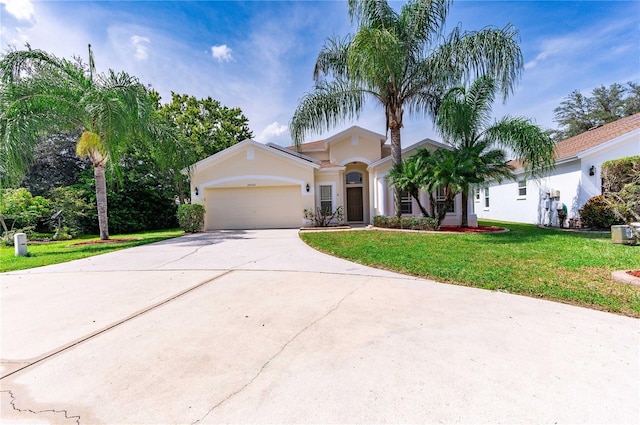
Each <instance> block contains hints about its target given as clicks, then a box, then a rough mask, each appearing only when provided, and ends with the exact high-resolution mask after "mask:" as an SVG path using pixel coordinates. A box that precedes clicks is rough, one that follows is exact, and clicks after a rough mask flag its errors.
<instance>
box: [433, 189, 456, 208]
mask: <svg viewBox="0 0 640 425" xmlns="http://www.w3.org/2000/svg"><path fill="white" fill-rule="evenodd" d="M446 199H447V196H446V194H445V192H444V189H442V188H440V189H438V190H437V191H436V210H438V211H440V210H441V209H442V208H444V204H445V200H446ZM452 212H455V203H454V202H452V203H451V205H449V208H447V213H452Z"/></svg>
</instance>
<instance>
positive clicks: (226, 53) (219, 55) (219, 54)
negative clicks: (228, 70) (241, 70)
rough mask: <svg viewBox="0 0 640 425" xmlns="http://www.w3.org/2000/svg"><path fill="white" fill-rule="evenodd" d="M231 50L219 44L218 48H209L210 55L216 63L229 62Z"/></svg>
mask: <svg viewBox="0 0 640 425" xmlns="http://www.w3.org/2000/svg"><path fill="white" fill-rule="evenodd" d="M231 52H232V50H231V49H230V48H229V47H227V45H226V44H221V45H219V46H211V54H212V55H213V57H214V58H215V59H217V60H218V62H229V61H230V60H231V59H233V58H232V57H231Z"/></svg>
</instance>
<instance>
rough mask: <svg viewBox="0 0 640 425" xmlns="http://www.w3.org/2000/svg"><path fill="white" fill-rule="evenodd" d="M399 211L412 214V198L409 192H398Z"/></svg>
mask: <svg viewBox="0 0 640 425" xmlns="http://www.w3.org/2000/svg"><path fill="white" fill-rule="evenodd" d="M400 205H401V207H400V213H401V214H413V200H412V199H411V194H410V193H409V192H400Z"/></svg>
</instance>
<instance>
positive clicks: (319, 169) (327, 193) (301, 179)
mask: <svg viewBox="0 0 640 425" xmlns="http://www.w3.org/2000/svg"><path fill="white" fill-rule="evenodd" d="M386 139H387V138H386V136H384V135H382V134H378V133H374V132H372V131H369V130H366V129H363V128H360V127H357V126H354V127H350V128H348V129H347V130H345V131H342V132H340V133H338V134H336V135H334V136H332V137H329V138H328V139H325V140H320V141H315V142H310V143H303V144H301V145H300V146H299V147H297V148H296V147H294V146H291V147H282V146H279V145H275V144H261V143H258V142H256V141H253V140H250V139H247V140H244V141H243V142H240V143H238V144H235V145H233V146H231V147H229V148H227V149H225V150H223V151H221V152H218V153H217V154H215V155H212V156H210V157H208V158H206V159H203V160H202V161H199V162H197V163H196V164H194V165H193V167H192V169H191V200H192V202H193V203H201V204H204V206H205V230H213V229H253V228H296V227H301V226H305V225H308V224H309V222H308V221H306V220H305V219H304V216H303V211H304V210H305V209H310V210H313V211H316V208H317V207H321V208H323V209H325V208H330V209H332V210H335V209H337V208H338V207H342V208H343V211H344V219H345V220H346V222H347V223H353V224H355V223H365V224H366V223H371V222H372V220H373V217H374V216H376V215H394V214H395V210H394V202H393V188H392V187H391V184H390V183H389V182H388V181H387V178H386V176H387V174H388V173H389V170H390V169H391V166H392V160H391V147H390V145H389V144H388V143H386ZM421 147H424V148H427V149H430V150H434V149H436V148H439V147H445V146H444V145H442V144H441V143H438V142H435V141H433V140H430V139H425V140H422V141H421V142H418V143H416V144H414V145H412V146H410V147H408V148H406V149H404V150H403V152H402V155H403V157H405V158H406V157H408V156H410V155H412V154H413V153H415V151H416V149H418V148H421ZM422 196H423V199H422V200H424V201H425V202H424V203H423V205H428V202H426V201H427V195H426V194H422ZM422 200H421V201H422ZM461 205H462V203H461V202H460V197H459V196H458V197H457V198H456V201H455V205H454V207H453V209H452V210H451V211H450V212H449V213H447V216H446V218H445V220H444V223H443V224H446V225H455V224H459V223H460V220H461V214H460V209H461ZM469 205H470V207H469V208H470V209H472V208H473V206H472V203H471V202H470V203H469ZM402 215H405V216H416V217H417V216H420V210H419V208H418V207H417V205H416V204H415V201H414V200H413V199H412V198H411V197H410V196H409V195H408V194H404V195H403V197H402ZM469 222H470V224H471V225H475V223H477V220H476V218H475V216H474V215H473V211H469Z"/></svg>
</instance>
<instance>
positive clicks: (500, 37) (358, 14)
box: [290, 0, 523, 214]
mask: <svg viewBox="0 0 640 425" xmlns="http://www.w3.org/2000/svg"><path fill="white" fill-rule="evenodd" d="M450 3H451V0H410V1H409V2H408V3H406V4H405V5H403V6H402V8H401V10H400V12H399V13H398V12H396V11H395V10H394V9H393V8H392V7H391V6H389V4H388V3H387V1H386V0H348V7H349V15H350V17H351V20H352V22H354V21H355V22H356V23H357V26H358V31H357V33H356V34H355V35H348V36H347V37H345V38H343V39H340V38H330V39H328V40H327V42H326V43H325V45H324V47H323V48H322V49H321V51H320V53H319V54H318V58H317V60H316V65H315V70H314V74H313V77H314V80H315V88H314V90H313V92H311V93H308V94H306V95H305V96H304V97H303V98H302V99H301V101H300V103H299V105H298V107H297V109H296V111H295V113H294V115H293V118H292V119H291V123H290V129H291V136H292V138H293V140H294V142H295V143H296V145H298V144H300V143H301V142H302V141H303V138H304V137H305V136H306V135H307V133H311V132H316V131H321V130H328V129H330V128H331V127H332V126H334V125H336V124H337V123H339V122H342V121H343V120H345V119H352V118H355V117H357V116H358V115H359V114H360V112H361V111H362V108H363V106H364V104H365V101H366V100H368V99H373V100H374V101H375V102H376V103H377V104H379V105H381V106H382V108H383V110H384V114H385V121H386V129H387V131H388V132H390V133H391V154H392V159H393V163H394V164H399V163H400V161H401V139H400V130H401V129H402V127H403V118H404V113H405V111H406V112H408V113H412V114H423V113H427V114H431V115H432V116H433V115H434V114H435V112H436V111H437V109H438V106H439V99H440V98H441V96H442V94H443V93H444V92H445V90H446V88H448V87H451V86H453V85H455V84H459V83H460V82H461V81H467V80H469V79H470V78H473V77H476V76H479V75H485V74H487V75H492V76H494V77H495V78H496V79H497V81H499V83H500V88H501V90H502V93H503V96H504V97H505V98H506V96H507V95H508V94H509V93H510V92H511V91H512V90H513V88H514V85H515V83H516V82H517V79H518V78H519V75H520V72H521V71H522V69H523V59H522V53H521V51H520V47H519V46H518V43H517V41H516V38H517V36H518V32H517V31H516V30H515V29H514V28H513V27H512V26H511V25H508V26H506V27H505V28H504V29H495V28H485V29H482V30H480V31H475V32H463V31H462V30H461V29H460V27H456V28H455V29H454V30H453V31H452V32H451V33H450V34H449V35H448V36H445V35H444V34H443V30H444V24H445V20H446V17H447V14H448V11H449V5H450ZM398 194H399V192H398V190H397V189H396V191H395V205H396V213H397V214H399V213H400V199H399V196H398Z"/></svg>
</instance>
